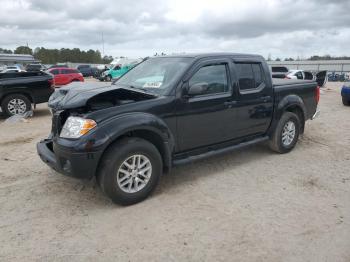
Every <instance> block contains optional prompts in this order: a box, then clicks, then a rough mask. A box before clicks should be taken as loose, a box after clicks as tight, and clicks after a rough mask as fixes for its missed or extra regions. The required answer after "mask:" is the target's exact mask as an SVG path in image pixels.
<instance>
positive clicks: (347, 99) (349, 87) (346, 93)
mask: <svg viewBox="0 0 350 262" xmlns="http://www.w3.org/2000/svg"><path fill="white" fill-rule="evenodd" d="M341 97H342V101H343V104H344V106H350V83H347V84H345V85H343V87H342V89H341Z"/></svg>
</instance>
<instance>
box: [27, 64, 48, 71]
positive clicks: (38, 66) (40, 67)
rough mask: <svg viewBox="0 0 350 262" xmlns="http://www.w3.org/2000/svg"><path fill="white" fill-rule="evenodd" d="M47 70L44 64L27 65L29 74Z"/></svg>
mask: <svg viewBox="0 0 350 262" xmlns="http://www.w3.org/2000/svg"><path fill="white" fill-rule="evenodd" d="M42 70H45V67H44V66H43V65H42V64H28V65H26V71H27V72H38V71H42Z"/></svg>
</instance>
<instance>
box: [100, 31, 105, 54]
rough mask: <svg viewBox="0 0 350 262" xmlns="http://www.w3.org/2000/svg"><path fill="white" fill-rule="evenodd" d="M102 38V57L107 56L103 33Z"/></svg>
mask: <svg viewBox="0 0 350 262" xmlns="http://www.w3.org/2000/svg"><path fill="white" fill-rule="evenodd" d="M101 37H102V57H104V56H105V40H104V38H103V32H102V33H101Z"/></svg>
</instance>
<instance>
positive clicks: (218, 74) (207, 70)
mask: <svg viewBox="0 0 350 262" xmlns="http://www.w3.org/2000/svg"><path fill="white" fill-rule="evenodd" d="M197 83H205V84H207V85H208V87H207V89H206V92H205V93H204V95H207V94H217V93H225V92H228V90H229V88H228V84H227V72H226V65H208V66H204V67H202V68H200V69H199V70H198V71H197V72H196V73H195V74H194V75H193V76H192V78H191V79H190V81H189V86H192V85H194V84H197Z"/></svg>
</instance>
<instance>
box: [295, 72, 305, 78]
mask: <svg viewBox="0 0 350 262" xmlns="http://www.w3.org/2000/svg"><path fill="white" fill-rule="evenodd" d="M295 76H296V77H297V78H298V79H303V73H302V72H300V71H299V72H296V73H295Z"/></svg>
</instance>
